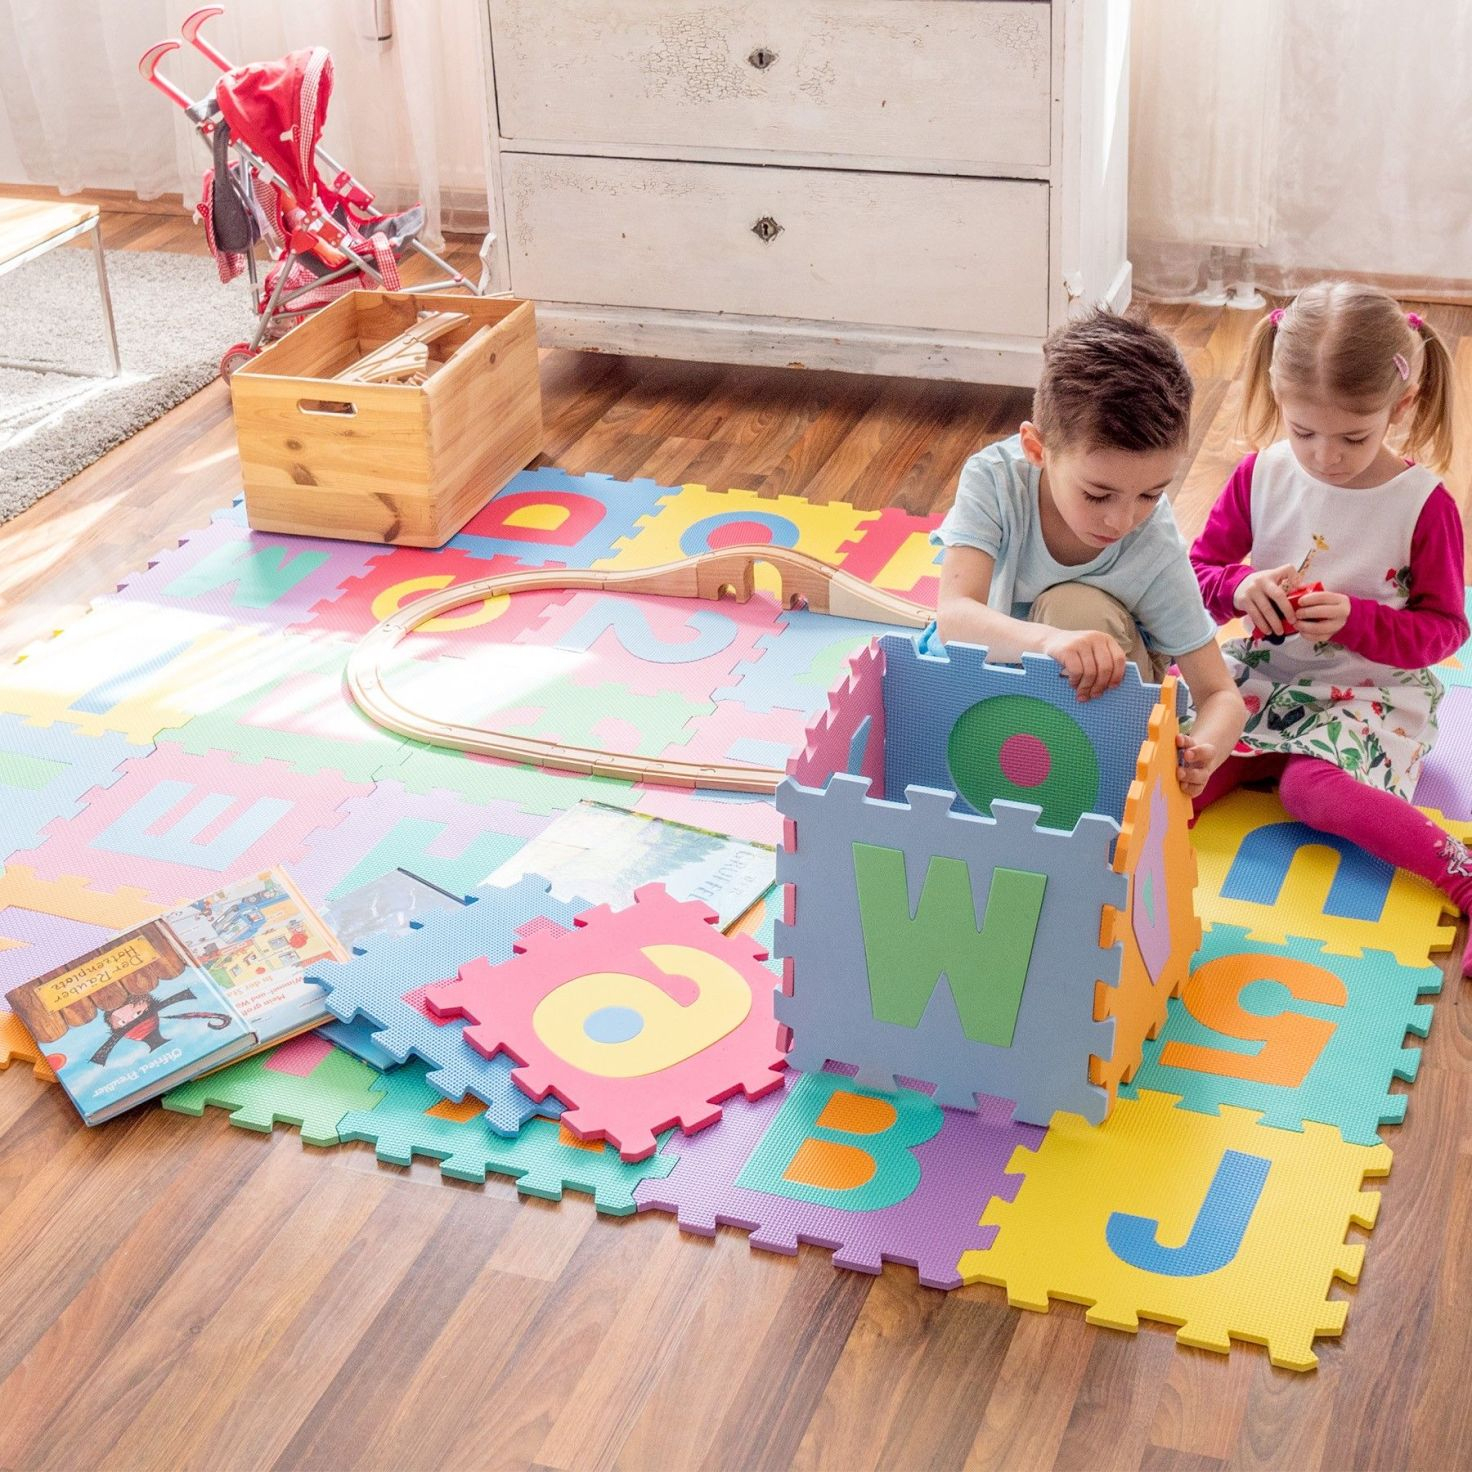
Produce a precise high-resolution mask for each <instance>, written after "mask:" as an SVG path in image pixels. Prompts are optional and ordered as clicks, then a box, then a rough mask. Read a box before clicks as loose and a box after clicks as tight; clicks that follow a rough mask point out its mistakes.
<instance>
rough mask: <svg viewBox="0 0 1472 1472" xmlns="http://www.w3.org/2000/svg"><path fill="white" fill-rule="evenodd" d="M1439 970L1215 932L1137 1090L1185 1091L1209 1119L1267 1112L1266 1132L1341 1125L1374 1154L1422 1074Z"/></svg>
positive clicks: (1149, 1055)
mask: <svg viewBox="0 0 1472 1472" xmlns="http://www.w3.org/2000/svg"><path fill="white" fill-rule="evenodd" d="M1441 983H1442V974H1441V969H1440V968H1439V967H1437V966H1429V965H1428V966H1417V967H1409V966H1402V965H1401V964H1400V962H1399V961H1397V960H1396V959H1395V957H1394V956H1391V955H1387V954H1386V953H1385V952H1384V951H1366V952H1365V953H1364V955H1363V956H1358V957H1348V956H1327V955H1325V954H1324V949H1323V946H1322V945H1320V944H1318V943H1317V942H1315V941H1306V940H1297V939H1294V940H1290V941H1288V942H1287V943H1286V944H1284V945H1280V946H1274V945H1269V944H1267V943H1266V942H1263V941H1250V940H1248V939H1247V936H1246V933H1245V932H1244V931H1243V930H1242V929H1241V928H1240V927H1239V926H1233V925H1218V926H1214V927H1213V928H1212V929H1211V930H1209V931H1208V932H1207V935H1206V942H1205V944H1204V945H1203V947H1202V949H1201V952H1200V954H1199V955H1198V956H1197V958H1196V963H1195V969H1194V971H1193V972H1192V974H1191V979H1190V980H1189V981H1188V982H1187V984H1186V988H1185V991H1184V993H1183V994H1182V996H1181V998H1180V999H1179V1000H1176V1001H1172V1003H1171V1004H1170V1018H1169V1020H1168V1022H1167V1023H1166V1026H1165V1029H1164V1031H1163V1032H1162V1033H1161V1035H1160V1037H1159V1038H1158V1039H1156V1040H1155V1041H1154V1042H1152V1043H1147V1044H1146V1047H1145V1062H1144V1063H1143V1065H1142V1066H1141V1068H1140V1070H1139V1072H1138V1074H1136V1076H1135V1079H1134V1087H1135V1088H1136V1089H1152V1090H1155V1091H1157V1092H1160V1093H1169V1094H1178V1095H1180V1096H1181V1106H1182V1107H1183V1108H1185V1109H1195V1110H1199V1111H1201V1112H1203V1113H1206V1114H1214V1113H1216V1110H1217V1107H1218V1106H1219V1105H1222V1104H1237V1105H1242V1106H1244V1107H1246V1108H1248V1109H1253V1110H1258V1111H1260V1112H1261V1120H1262V1123H1263V1124H1264V1125H1269V1126H1272V1127H1275V1128H1280V1129H1290V1130H1297V1129H1301V1128H1302V1127H1303V1124H1304V1122H1305V1121H1307V1120H1312V1121H1315V1122H1317V1123H1319V1124H1326V1125H1333V1126H1334V1127H1335V1128H1337V1129H1338V1130H1339V1132H1340V1134H1341V1135H1342V1136H1343V1138H1344V1139H1345V1140H1347V1141H1349V1142H1350V1143H1351V1144H1356V1145H1374V1144H1376V1143H1377V1142H1378V1140H1379V1135H1378V1133H1377V1131H1378V1129H1379V1126H1380V1125H1382V1124H1399V1123H1400V1122H1401V1121H1402V1120H1403V1119H1404V1118H1405V1113H1406V1101H1407V1099H1408V1098H1409V1096H1408V1095H1406V1094H1392V1093H1391V1092H1390V1082H1391V1080H1392V1079H1396V1078H1399V1079H1403V1080H1405V1081H1406V1082H1407V1083H1409V1082H1410V1081H1411V1080H1413V1079H1414V1078H1415V1077H1416V1070H1417V1068H1418V1067H1419V1065H1420V1062H1421V1050H1420V1049H1419V1048H1408V1047H1406V1046H1404V1044H1405V1036H1406V1034H1407V1033H1408V1032H1411V1033H1414V1034H1415V1035H1416V1036H1417V1037H1422V1038H1424V1037H1425V1036H1426V1034H1427V1032H1428V1031H1429V1030H1430V1027H1431V1007H1430V1006H1429V1005H1427V1004H1420V1003H1418V1000H1417V999H1418V998H1420V997H1424V996H1429V995H1432V994H1433V993H1435V992H1438V991H1440V990H1441Z"/></svg>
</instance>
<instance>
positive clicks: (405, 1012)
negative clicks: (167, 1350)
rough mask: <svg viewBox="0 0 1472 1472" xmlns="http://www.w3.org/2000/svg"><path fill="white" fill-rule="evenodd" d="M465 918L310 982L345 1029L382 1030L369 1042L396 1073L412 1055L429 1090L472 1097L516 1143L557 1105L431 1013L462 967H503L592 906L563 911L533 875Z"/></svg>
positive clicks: (383, 939)
mask: <svg viewBox="0 0 1472 1472" xmlns="http://www.w3.org/2000/svg"><path fill="white" fill-rule="evenodd" d="M473 900H474V902H473V903H471V904H467V905H466V906H465V907H464V908H463V909H457V910H441V911H439V912H437V913H434V914H428V915H426V916H425V917H424V922H423V924H418V925H411V928H410V930H409V931H408V933H407V934H404V935H385V936H375V937H373V938H372V939H370V940H368V941H367V942H366V945H365V948H364V949H362V950H360V951H359V952H358V954H356V955H355V956H354V957H353V959H352V960H351V961H346V962H344V963H342V964H341V965H326V966H323V967H321V968H320V969H318V970H315V971H313V972H312V975H311V979H312V980H313V981H315V982H318V983H319V984H320V985H322V986H323V987H325V988H327V993H328V995H327V1006H328V1009H329V1010H330V1011H331V1012H332V1014H333V1016H335V1017H336V1018H338V1020H339V1021H342V1022H351V1021H352V1020H353V1019H354V1018H357V1017H361V1018H363V1019H364V1020H365V1021H366V1022H368V1023H371V1024H372V1026H373V1027H374V1028H375V1029H377V1031H375V1033H374V1034H373V1040H374V1041H375V1042H376V1043H377V1044H378V1045H379V1046H380V1047H382V1048H385V1049H387V1050H388V1052H389V1054H390V1055H391V1056H392V1057H393V1058H394V1059H395V1060H396V1061H397V1062H399V1063H403V1062H405V1061H406V1060H407V1059H408V1058H409V1056H410V1055H411V1054H413V1055H414V1056H415V1057H417V1058H421V1059H423V1060H424V1062H425V1063H427V1064H429V1065H431V1071H430V1072H429V1073H428V1074H427V1075H426V1077H427V1078H428V1080H429V1082H430V1084H431V1086H432V1087H433V1088H435V1089H437V1090H439V1092H440V1093H441V1094H443V1095H444V1096H445V1097H446V1098H447V1099H454V1100H456V1101H458V1100H461V1099H463V1098H464V1097H465V1095H466V1094H467V1093H470V1094H473V1095H474V1096H475V1097H476V1098H477V1099H479V1100H480V1101H481V1102H482V1103H483V1104H484V1105H485V1106H486V1115H485V1118H486V1123H487V1124H489V1126H490V1127H491V1128H492V1129H493V1130H495V1131H496V1133H497V1134H500V1135H514V1134H515V1133H516V1132H517V1130H519V1129H520V1128H521V1126H522V1125H523V1124H524V1123H525V1122H526V1121H527V1120H528V1119H530V1118H531V1117H532V1115H534V1114H548V1115H555V1114H558V1113H560V1112H561V1106H560V1105H559V1104H558V1103H557V1102H556V1101H555V1100H548V1101H547V1102H546V1103H544V1104H538V1103H536V1102H534V1101H533V1100H531V1099H529V1098H528V1097H527V1096H526V1095H525V1094H524V1093H523V1092H522V1091H521V1090H520V1089H518V1088H517V1087H516V1084H515V1083H514V1082H513V1081H512V1078H511V1060H510V1059H509V1058H483V1057H481V1055H480V1054H479V1053H477V1052H476V1051H475V1050H474V1049H472V1048H468V1047H467V1046H466V1045H465V1041H464V1033H465V1027H464V1024H463V1023H460V1022H449V1023H443V1024H442V1023H439V1022H437V1021H436V1020H435V1019H434V1017H432V1016H431V1015H430V1014H429V1012H428V1011H427V1010H426V1007H425V997H426V995H437V994H438V992H439V991H440V990H442V988H441V987H439V986H438V985H437V983H441V982H446V981H447V980H448V978H450V977H453V976H454V975H455V974H456V973H457V972H458V971H459V970H460V968H461V967H462V966H465V965H466V964H468V963H469V962H472V961H488V962H491V963H495V962H497V961H504V960H507V959H508V958H509V957H510V956H511V954H512V947H513V946H514V945H515V944H516V943H517V941H518V940H519V938H520V935H521V933H522V932H523V931H525V930H527V929H529V928H530V927H531V926H532V925H533V924H535V923H536V922H542V923H543V924H545V923H547V922H551V924H552V925H554V926H571V925H572V923H573V917H574V916H575V915H577V914H578V912H579V911H580V910H585V909H586V908H587V905H586V903H585V902H584V901H582V900H572V901H570V902H568V903H564V902H563V901H561V900H554V899H553V898H552V897H551V896H550V895H549V894H548V893H547V884H546V881H545V880H542V879H539V878H537V877H536V876H535V875H528V876H527V877H525V878H524V879H520V880H518V881H517V882H516V883H515V884H513V885H508V886H506V887H504V888H498V887H496V886H494V885H485V886H482V887H481V888H480V889H478V890H476V891H475V894H474V897H473Z"/></svg>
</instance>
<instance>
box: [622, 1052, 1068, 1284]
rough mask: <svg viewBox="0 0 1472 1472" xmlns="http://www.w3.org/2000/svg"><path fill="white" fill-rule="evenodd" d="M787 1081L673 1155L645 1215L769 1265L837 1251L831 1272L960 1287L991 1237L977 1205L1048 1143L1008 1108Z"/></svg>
mask: <svg viewBox="0 0 1472 1472" xmlns="http://www.w3.org/2000/svg"><path fill="white" fill-rule="evenodd" d="M787 1077H788V1084H787V1088H786V1091H785V1092H783V1093H780V1094H777V1093H774V1094H772V1095H770V1096H769V1097H767V1098H765V1099H760V1100H757V1101H756V1102H755V1103H743V1102H742V1101H740V1100H733V1101H732V1102H731V1104H730V1105H728V1106H727V1109H726V1115H725V1118H724V1119H723V1120H722V1121H721V1123H720V1125H719V1126H718V1127H717V1128H716V1129H713V1130H707V1131H706V1132H705V1133H704V1134H701V1135H697V1136H695V1138H694V1139H690V1140H680V1141H677V1142H674V1143H672V1144H670V1145H669V1146H668V1147H667V1153H669V1154H673V1155H674V1156H676V1157H677V1163H676V1165H675V1168H674V1170H673V1172H671V1174H670V1175H669V1176H668V1177H667V1178H666V1179H664V1180H662V1181H648V1182H645V1183H644V1184H643V1185H641V1186H639V1187H638V1188H637V1189H636V1191H635V1193H634V1195H635V1197H636V1198H637V1200H638V1202H639V1209H640V1210H641V1211H650V1210H657V1211H671V1212H675V1213H677V1214H678V1216H679V1220H680V1226H681V1228H682V1229H683V1230H684V1231H687V1232H695V1233H697V1234H699V1235H700V1236H703V1237H712V1236H714V1235H715V1230H716V1226H717V1225H718V1224H720V1225H725V1226H734V1227H740V1228H741V1229H742V1230H743V1231H747V1232H750V1233H751V1245H752V1246H753V1247H759V1248H763V1249H765V1250H766V1251H768V1252H785V1253H789V1254H791V1253H795V1252H796V1251H797V1244H798V1243H799V1242H810V1243H813V1244H814V1245H816V1246H819V1247H827V1248H831V1249H832V1250H833V1265H834V1266H835V1267H840V1268H853V1269H855V1270H856V1271H858V1272H861V1273H877V1272H879V1271H880V1268H881V1267H882V1265H883V1264H884V1262H886V1261H889V1262H899V1263H905V1264H907V1265H908V1266H910V1267H913V1268H916V1269H917V1270H918V1271H919V1274H920V1281H921V1282H922V1283H924V1284H926V1285H927V1286H928V1287H931V1288H955V1287H958V1286H959V1285H960V1282H961V1278H960V1275H959V1273H958V1272H957V1271H956V1263H957V1261H958V1260H959V1258H960V1256H961V1254H962V1253H963V1252H965V1251H966V1250H967V1249H968V1248H981V1247H985V1246H986V1245H987V1244H988V1243H989V1242H990V1240H991V1238H992V1236H993V1235H994V1232H993V1229H992V1228H990V1227H981V1228H978V1226H977V1218H978V1216H979V1215H980V1213H981V1209H982V1206H983V1205H984V1204H985V1203H986V1202H988V1201H990V1200H992V1199H993V1198H1002V1199H1004V1200H1011V1198H1012V1197H1013V1195H1015V1194H1016V1191H1017V1188H1018V1185H1019V1184H1020V1180H1019V1177H1017V1176H1015V1175H1008V1174H1007V1163H1008V1161H1009V1160H1010V1159H1011V1158H1012V1153H1013V1150H1014V1148H1016V1147H1021V1146H1026V1147H1028V1148H1034V1147H1036V1145H1037V1143H1038V1142H1039V1141H1040V1140H1041V1139H1042V1137H1043V1131H1042V1130H1041V1129H1039V1128H1037V1127H1035V1126H1032V1125H1020V1124H1012V1123H1010V1122H1009V1119H1008V1115H1009V1114H1010V1113H1011V1109H1010V1107H1009V1106H1008V1105H1007V1103H1006V1102H1005V1101H1004V1100H1000V1099H987V1100H984V1101H983V1103H982V1107H981V1108H980V1110H979V1111H977V1112H976V1113H974V1114H973V1113H964V1112H961V1111H958V1110H953V1109H945V1110H943V1109H941V1107H940V1106H939V1105H938V1104H936V1103H935V1102H934V1101H932V1100H931V1099H928V1098H927V1097H926V1096H925V1095H924V1094H921V1093H918V1092H916V1091H915V1090H913V1089H899V1090H896V1091H895V1092H893V1093H881V1092H879V1091H877V1090H875V1089H866V1088H864V1087H863V1085H861V1084H856V1083H854V1082H853V1081H852V1080H851V1078H849V1077H848V1076H846V1071H836V1072H823V1073H804V1074H789V1075H788V1076H787Z"/></svg>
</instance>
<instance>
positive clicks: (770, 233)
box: [751, 215, 782, 245]
mask: <svg viewBox="0 0 1472 1472" xmlns="http://www.w3.org/2000/svg"><path fill="white" fill-rule="evenodd" d="M751 233H752V234H753V235H755V236H756V238H757V239H758V240H762V241H765V242H766V243H767V244H768V245H770V244H771V243H772V241H774V240H775V239H776V238H777V237H778V236H779V235H780V234H781V233H782V227H781V226H780V225H779V224H778V223H777V222H776V221H775V220H774V219H773V218H772V217H771V216H770V215H763V216H762V217H761V219H760V220H758V221H757V222H756V224H755V225H753V226H752V227H751Z"/></svg>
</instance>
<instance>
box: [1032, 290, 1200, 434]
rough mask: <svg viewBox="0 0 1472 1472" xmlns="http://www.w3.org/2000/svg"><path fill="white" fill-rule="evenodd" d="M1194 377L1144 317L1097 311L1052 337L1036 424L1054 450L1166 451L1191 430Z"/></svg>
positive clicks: (1045, 353)
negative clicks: (1192, 379)
mask: <svg viewBox="0 0 1472 1472" xmlns="http://www.w3.org/2000/svg"><path fill="white" fill-rule="evenodd" d="M1192 392H1193V386H1192V383H1191V375H1190V373H1189V372H1188V371H1187V369H1186V363H1185V360H1184V359H1183V358H1182V357H1181V354H1180V350H1179V349H1178V348H1177V347H1176V345H1175V343H1173V342H1172V341H1171V340H1170V338H1168V337H1167V336H1166V335H1165V334H1164V333H1163V332H1161V331H1160V330H1159V329H1158V328H1155V327H1152V326H1150V324H1149V323H1148V322H1147V321H1146V320H1145V318H1144V316H1143V314H1137V313H1134V312H1131V313H1130V314H1129V315H1127V316H1126V315H1121V314H1120V313H1118V312H1111V311H1110V310H1109V309H1108V308H1107V307H1095V308H1094V309H1093V310H1092V311H1091V312H1089V313H1087V314H1086V315H1084V316H1082V317H1075V318H1074V319H1073V320H1072V321H1070V322H1068V323H1067V324H1065V325H1064V326H1062V327H1060V328H1058V329H1057V330H1056V331H1055V332H1053V333H1051V334H1050V335H1049V337H1048V339H1047V341H1046V342H1044V344H1043V373H1042V377H1041V379H1040V380H1039V382H1038V387H1037V392H1036V394H1035V395H1034V396H1033V411H1032V415H1033V422H1034V423H1035V424H1036V425H1037V427H1038V428H1039V429H1040V430H1041V431H1042V434H1043V439H1044V441H1045V442H1046V443H1047V444H1048V445H1049V446H1050V447H1051V448H1053V449H1064V448H1069V449H1083V450H1132V451H1141V450H1170V449H1175V448H1177V447H1178V446H1181V445H1184V444H1185V443H1186V440H1187V438H1188V437H1189V435H1190V429H1191V395H1192Z"/></svg>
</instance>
